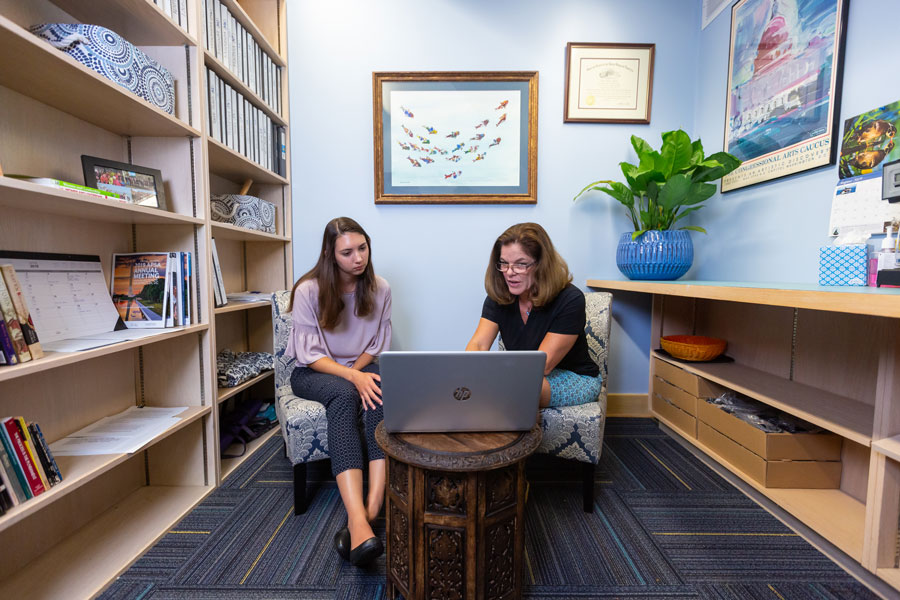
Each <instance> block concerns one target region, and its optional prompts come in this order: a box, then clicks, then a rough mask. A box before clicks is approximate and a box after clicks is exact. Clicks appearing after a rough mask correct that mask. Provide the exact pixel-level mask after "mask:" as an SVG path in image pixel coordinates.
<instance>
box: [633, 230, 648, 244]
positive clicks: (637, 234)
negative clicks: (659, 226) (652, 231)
mask: <svg viewBox="0 0 900 600" xmlns="http://www.w3.org/2000/svg"><path fill="white" fill-rule="evenodd" d="M647 231H648V230H647V229H641V230H640V231H635V232H634V233H632V234H631V241H632V242H633V241H634V240H636V239H638V238H639V237H641V236H642V235H644V234H645V233H647Z"/></svg>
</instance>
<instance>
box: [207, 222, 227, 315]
mask: <svg viewBox="0 0 900 600" xmlns="http://www.w3.org/2000/svg"><path fill="white" fill-rule="evenodd" d="M211 249H212V263H213V269H212V270H213V302H214V303H215V306H216V308H219V307H220V306H225V305H226V304H228V297H227V296H226V294H225V279H223V278H222V266H221V265H220V264H219V251H218V250H216V240H215V238H213V240H212V247H211Z"/></svg>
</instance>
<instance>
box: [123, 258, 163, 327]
mask: <svg viewBox="0 0 900 600" xmlns="http://www.w3.org/2000/svg"><path fill="white" fill-rule="evenodd" d="M112 273H113V276H112V279H111V281H110V293H111V295H112V300H113V304H114V305H115V307H116V310H117V311H118V313H119V317H121V319H122V322H124V323H125V326H126V327H128V328H130V329H131V328H147V327H165V326H166V312H167V311H166V308H167V306H168V304H169V286H168V285H167V281H168V277H169V253H168V252H131V253H127V254H113V264H112Z"/></svg>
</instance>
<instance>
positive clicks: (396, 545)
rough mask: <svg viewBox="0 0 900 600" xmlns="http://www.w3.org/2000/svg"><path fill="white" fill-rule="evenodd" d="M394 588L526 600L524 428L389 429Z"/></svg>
mask: <svg viewBox="0 0 900 600" xmlns="http://www.w3.org/2000/svg"><path fill="white" fill-rule="evenodd" d="M375 438H376V440H377V441H378V444H379V445H380V446H381V448H382V449H383V450H384V452H385V454H386V455H387V491H386V494H385V496H386V498H385V502H386V503H385V515H386V516H387V535H386V537H387V591H388V597H389V598H394V597H395V595H396V592H397V591H399V592H400V593H402V594H403V597H404V598H406V599H407V600H413V599H418V598H460V599H464V598H469V599H472V600H475V599H476V598H479V599H480V598H485V599H488V598H498V599H499V598H510V599H511V598H519V597H521V595H522V563H523V560H524V539H525V538H524V533H525V532H524V527H525V521H524V519H525V458H527V457H528V456H529V455H530V454H531V453H533V452H534V451H535V450H536V449H537V447H538V445H539V444H540V443H541V430H540V427H539V426H538V425H535V426H534V427H533V428H532V429H531V431H528V432H526V433H455V434H445V433H420V434H411V433H407V434H390V433H387V432H386V431H385V430H384V423H381V424H379V425H378V428H377V429H376V430H375Z"/></svg>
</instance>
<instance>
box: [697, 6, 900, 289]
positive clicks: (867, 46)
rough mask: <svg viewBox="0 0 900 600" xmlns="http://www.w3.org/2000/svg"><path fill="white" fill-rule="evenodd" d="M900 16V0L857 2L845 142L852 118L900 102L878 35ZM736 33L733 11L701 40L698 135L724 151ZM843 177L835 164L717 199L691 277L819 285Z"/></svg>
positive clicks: (899, 85)
mask: <svg viewBox="0 0 900 600" xmlns="http://www.w3.org/2000/svg"><path fill="white" fill-rule="evenodd" d="M897 14H900V0H851V2H850V12H849V18H848V23H847V25H848V29H847V46H846V53H845V55H844V57H845V67H844V84H843V94H842V103H841V111H840V112H841V118H840V125H839V126H838V137H837V139H836V143H838V144H839V143H840V141H839V140H840V137H839V136H840V134H841V133H842V132H843V121H844V119H846V118H848V117H852V116H854V115H858V114H860V113H863V112H866V111H869V110H871V109H873V108H877V107H879V106H883V105H885V104H888V103H891V102H895V101H897V100H898V99H900V76H898V75H897V73H898V70H900V55H898V53H896V52H894V51H892V50H890V49H888V48H887V47H882V46H881V45H880V44H879V43H878V42H877V41H876V40H875V38H873V36H872V26H873V23H877V22H882V21H884V20H885V19H887V20H891V19H894V18H896V15H897ZM730 31H731V16H730V10H726V11H725V12H723V13H722V15H720V17H719V18H718V19H716V20H715V21H713V23H712V24H711V25H710V26H709V27H707V28H706V29H704V30H703V32H702V33H701V35H700V52H699V61H698V66H699V69H698V76H697V103H696V104H695V108H694V121H695V131H696V133H697V134H698V135H700V136H702V137H703V139H704V141H705V140H710V141H715V142H716V143H718V144H719V147H721V144H722V137H723V127H724V122H725V87H726V81H727V75H728V44H729V36H730ZM837 180H838V176H837V165H832V166H828V167H821V168H819V169H815V170H812V171H806V172H804V173H800V174H797V175H793V176H791V177H787V178H784V179H779V180H776V181H771V182H768V183H764V184H760V185H756V186H752V187H749V188H744V189H741V190H737V191H734V192H729V193H727V194H725V195H723V196H717V197H715V198H713V199H712V200H711V201H710V202H709V203H708V206H707V208H706V209H704V210H703V211H702V212H701V213H700V215H699V216H698V217H697V219H695V221H694V222H695V223H698V224H702V226H703V227H704V228H706V230H707V231H708V232H710V235H708V236H703V235H699V236H694V267H693V269H692V270H691V272H690V273H688V277H693V278H696V279H711V280H724V281H771V282H803V283H815V282H816V280H817V269H818V248H819V246H822V245H826V244H829V243H830V238H829V237H828V218H829V211H830V210H831V197H832V194H833V193H834V186H835V184H836V183H837ZM872 243H873V242H870V244H872Z"/></svg>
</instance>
